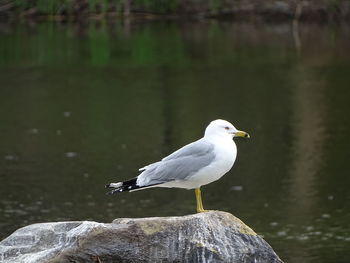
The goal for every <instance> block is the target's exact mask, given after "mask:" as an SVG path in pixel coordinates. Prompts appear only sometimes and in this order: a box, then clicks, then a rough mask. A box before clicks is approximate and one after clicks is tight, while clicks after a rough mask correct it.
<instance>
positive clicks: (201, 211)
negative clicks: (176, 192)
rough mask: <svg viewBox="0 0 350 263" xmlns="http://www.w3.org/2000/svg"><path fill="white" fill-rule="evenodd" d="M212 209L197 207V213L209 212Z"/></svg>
mask: <svg viewBox="0 0 350 263" xmlns="http://www.w3.org/2000/svg"><path fill="white" fill-rule="evenodd" d="M209 211H210V210H205V209H203V208H197V213H204V212H209Z"/></svg>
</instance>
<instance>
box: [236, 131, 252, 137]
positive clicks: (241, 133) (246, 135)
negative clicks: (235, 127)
mask: <svg viewBox="0 0 350 263" xmlns="http://www.w3.org/2000/svg"><path fill="white" fill-rule="evenodd" d="M234 137H244V138H250V136H249V134H248V133H246V132H245V131H237V132H236V133H235V136H234Z"/></svg>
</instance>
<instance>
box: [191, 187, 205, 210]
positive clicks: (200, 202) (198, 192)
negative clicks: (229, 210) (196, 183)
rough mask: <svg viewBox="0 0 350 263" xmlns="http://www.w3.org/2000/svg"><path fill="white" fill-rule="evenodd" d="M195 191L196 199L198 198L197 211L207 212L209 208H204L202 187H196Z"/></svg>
mask: <svg viewBox="0 0 350 263" xmlns="http://www.w3.org/2000/svg"><path fill="white" fill-rule="evenodd" d="M194 193H195V194H196V200H197V213H202V212H206V211H207V210H204V208H203V204H202V195H201V189H200V188H195V189H194Z"/></svg>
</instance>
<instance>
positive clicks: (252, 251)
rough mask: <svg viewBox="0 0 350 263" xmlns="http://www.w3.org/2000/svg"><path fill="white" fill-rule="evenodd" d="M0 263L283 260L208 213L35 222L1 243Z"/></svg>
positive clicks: (235, 224)
mask: <svg viewBox="0 0 350 263" xmlns="http://www.w3.org/2000/svg"><path fill="white" fill-rule="evenodd" d="M0 262H4V263H5V262H6V263H8V262H11V263H12V262H18V263H20V262H25V263H34V262H35V263H40V262H101V263H106V262H247V263H248V262H249V263H250V262H256V263H257V262H268V263H273V262H282V261H281V260H280V259H279V257H278V256H277V255H276V254H275V252H274V251H273V249H272V248H271V247H270V246H269V245H268V244H267V243H266V242H265V241H264V240H263V239H262V238H261V237H260V236H259V235H257V234H256V233H255V232H254V231H253V230H252V229H250V228H249V227H248V226H246V225H245V224H244V223H243V222H242V221H241V220H239V219H238V218H236V217H234V216H233V215H231V214H229V213H226V212H219V211H210V212H206V213H200V214H194V215H188V216H182V217H153V218H138V219H130V218H121V219H116V220H114V221H113V222H112V223H110V224H104V223H97V222H89V221H81V222H57V223H40V224H34V225H29V226H26V227H23V228H20V229H18V230H17V231H15V232H14V233H13V234H12V235H10V236H9V237H7V238H6V239H4V240H3V241H1V242H0Z"/></svg>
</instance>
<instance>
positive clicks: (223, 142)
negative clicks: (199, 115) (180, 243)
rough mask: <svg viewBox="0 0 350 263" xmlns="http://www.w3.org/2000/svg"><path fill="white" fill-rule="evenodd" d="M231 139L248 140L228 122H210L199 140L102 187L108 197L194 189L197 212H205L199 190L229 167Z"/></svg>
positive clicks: (233, 147)
mask: <svg viewBox="0 0 350 263" xmlns="http://www.w3.org/2000/svg"><path fill="white" fill-rule="evenodd" d="M233 137H245V138H249V134H248V133H246V132H244V131H239V130H237V129H236V128H235V127H234V126H233V125H232V124H231V123H229V122H228V121H225V120H215V121H212V122H211V123H210V124H209V125H208V126H207V128H206V129H205V133H204V137H203V138H201V139H199V140H197V141H195V142H192V143H190V144H187V145H186V146H184V147H182V148H181V149H179V150H177V151H175V152H174V153H172V154H170V155H168V156H167V157H165V158H163V159H162V160H161V161H159V162H156V163H152V164H149V165H147V166H145V167H143V168H141V169H140V170H139V171H141V174H140V175H139V176H137V177H135V178H133V179H130V180H127V181H124V182H118V183H110V184H108V185H106V187H109V188H114V189H113V190H112V191H111V192H110V193H111V194H114V193H119V192H132V191H137V190H142V189H146V188H151V187H177V188H185V189H195V195H196V201H197V212H205V211H206V210H204V208H203V204H202V197H201V191H200V187H201V186H202V185H206V184H209V183H211V182H214V181H216V180H218V179H220V178H221V177H222V176H223V175H224V174H226V173H227V172H228V171H229V170H230V169H231V167H232V166H233V164H234V162H235V160H236V156H237V147H236V144H235V142H234V141H233Z"/></svg>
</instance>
